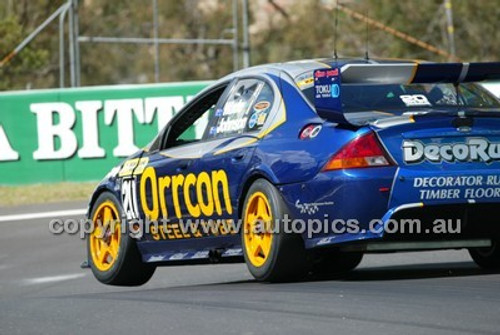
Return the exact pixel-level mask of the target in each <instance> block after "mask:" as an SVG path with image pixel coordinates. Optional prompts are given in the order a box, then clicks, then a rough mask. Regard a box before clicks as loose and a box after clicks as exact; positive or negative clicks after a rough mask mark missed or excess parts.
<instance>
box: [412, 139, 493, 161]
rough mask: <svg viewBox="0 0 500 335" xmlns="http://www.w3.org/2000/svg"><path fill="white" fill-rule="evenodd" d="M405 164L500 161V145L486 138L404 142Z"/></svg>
mask: <svg viewBox="0 0 500 335" xmlns="http://www.w3.org/2000/svg"><path fill="white" fill-rule="evenodd" d="M403 159H404V161H405V163H408V164H415V163H420V162H423V161H429V162H433V163H439V162H449V163H453V162H484V163H491V162H493V161H496V160H500V143H494V142H490V141H488V140H487V139H485V138H482V137H477V138H467V139H466V140H464V142H462V143H460V142H458V143H446V144H441V143H439V144H438V143H432V144H425V143H422V142H421V141H418V140H405V141H403Z"/></svg>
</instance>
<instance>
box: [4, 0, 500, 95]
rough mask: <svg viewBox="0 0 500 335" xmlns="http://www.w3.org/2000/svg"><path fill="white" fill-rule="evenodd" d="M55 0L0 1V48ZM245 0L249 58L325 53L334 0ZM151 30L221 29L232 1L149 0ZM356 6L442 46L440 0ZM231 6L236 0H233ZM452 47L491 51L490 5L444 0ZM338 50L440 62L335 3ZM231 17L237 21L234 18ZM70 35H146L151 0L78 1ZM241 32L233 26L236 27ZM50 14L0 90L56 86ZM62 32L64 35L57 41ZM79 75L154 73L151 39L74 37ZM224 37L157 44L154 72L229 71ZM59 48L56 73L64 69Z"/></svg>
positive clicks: (150, 76)
mask: <svg viewBox="0 0 500 335" xmlns="http://www.w3.org/2000/svg"><path fill="white" fill-rule="evenodd" d="M64 2H65V1H64V0H4V1H2V2H0V37H1V38H0V57H2V58H3V57H4V56H6V55H7V54H8V53H9V52H10V51H11V50H12V49H13V48H14V47H15V46H16V45H17V44H18V43H19V42H21V41H22V39H23V38H24V37H26V36H27V35H28V34H29V33H30V32H31V31H33V30H34V29H35V28H36V27H37V26H38V25H39V24H40V23H41V22H43V20H44V19H45V18H47V17H48V16H49V15H50V14H51V13H52V12H53V11H55V10H56V9H57V8H58V6H60V5H61V4H63V3H64ZM249 2H250V5H251V6H250V9H251V11H250V32H251V38H250V39H251V54H252V62H253V64H261V63H267V62H281V61H288V60H294V59H303V58H312V57H330V56H332V55H333V45H334V27H335V24H334V22H335V20H334V18H335V13H336V12H335V0H302V1H301V0H295V1H293V0H288V1H284V0H283V1H279V0H273V1H271V0H253V1H249ZM158 3H159V27H160V29H159V35H160V37H165V38H231V37H232V35H231V34H232V32H231V28H232V25H233V24H232V19H233V18H232V0H176V1H173V0H158ZM340 3H341V4H342V5H344V6H346V7H348V8H350V9H352V10H354V11H356V12H358V13H361V14H363V15H366V16H368V17H371V18H373V19H374V20H377V21H378V22H381V23H383V24H385V25H387V26H389V27H391V28H394V29H397V30H399V31H401V32H404V33H407V34H409V35H411V36H413V37H415V38H417V39H420V40H422V41H424V42H426V43H429V44H431V45H433V46H435V47H437V48H440V49H443V50H445V51H448V49H449V41H448V36H447V25H446V17H445V12H444V5H443V0H422V1H417V0H409V1H393V0H340ZM240 5H241V2H240ZM453 15H454V26H455V43H456V50H457V56H458V57H459V58H460V59H461V60H464V61H492V60H498V54H499V53H500V45H499V44H498V43H497V42H496V41H497V40H499V37H500V29H499V28H500V24H499V23H498V18H499V17H500V6H498V3H497V2H496V1H489V0H454V1H453ZM338 18H339V20H338V21H339V23H338V27H337V28H338V29H337V36H338V37H337V47H338V48H337V49H338V54H339V55H340V56H358V57H363V56H364V54H365V51H366V49H368V50H369V54H370V56H371V57H391V58H392V57H401V58H419V59H428V60H433V61H446V60H447V59H446V58H445V57H443V56H440V55H437V54H435V53H432V52H430V51H428V50H425V49H423V48H421V47H419V46H417V45H415V44H411V43H409V42H408V41H405V40H402V39H400V38H398V37H395V36H393V35H391V34H388V33H387V32H385V31H382V30H378V29H375V28H374V27H372V26H367V25H366V24H365V23H363V22H361V21H359V20H357V19H355V18H353V17H351V16H349V15H347V14H346V13H345V12H343V11H339V12H338ZM239 19H240V22H241V18H239ZM79 21H80V24H79V29H80V34H81V35H85V36H115V37H153V12H152V2H151V1H145V0H128V1H116V0H112V1H110V0H80V7H79ZM240 34H241V30H240ZM58 45H59V35H58V26H57V21H56V22H54V23H52V24H51V25H50V26H49V27H48V28H47V29H46V30H45V31H43V32H42V33H41V34H40V35H39V36H38V37H37V38H36V39H35V40H34V41H33V42H32V43H31V44H30V45H29V46H28V47H27V48H26V49H24V50H23V51H22V52H21V53H20V54H18V55H17V56H16V57H14V58H13V60H12V61H11V62H10V63H8V64H7V65H5V66H4V67H3V68H0V90H6V89H23V88H29V87H33V88H44V87H58V85H59V51H58ZM67 45H68V41H67V40H66V46H67ZM80 52H81V70H82V72H81V84H82V85H102V84H123V83H149V82H154V80H155V77H154V62H153V57H154V47H153V46H152V45H148V44H140V45H139V44H104V43H81V44H80ZM232 58H233V54H232V49H231V46H214V45H201V44H197V45H161V46H160V63H161V66H160V68H161V72H160V80H161V81H164V82H165V81H184V80H198V79H214V78H218V77H220V76H222V75H224V74H227V73H229V72H231V71H232V70H233V59H232ZM67 65H68V57H67V52H66V76H67V74H68V68H67Z"/></svg>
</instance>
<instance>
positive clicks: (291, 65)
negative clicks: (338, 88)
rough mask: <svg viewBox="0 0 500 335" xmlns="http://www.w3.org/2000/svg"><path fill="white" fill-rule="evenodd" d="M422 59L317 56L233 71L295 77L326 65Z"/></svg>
mask: <svg viewBox="0 0 500 335" xmlns="http://www.w3.org/2000/svg"><path fill="white" fill-rule="evenodd" d="M420 62H422V61H419V60H414V59H399V58H373V59H372V58H370V59H366V58H337V59H335V58H317V59H305V60H297V61H291V62H285V63H271V64H263V65H258V66H254V67H251V68H248V69H243V70H240V71H238V72H236V73H235V75H237V74H240V73H241V72H248V71H250V72H251V71H259V70H263V69H275V70H281V71H284V72H286V73H288V74H289V75H290V76H291V77H292V78H294V79H295V78H297V77H299V76H300V75H302V74H304V73H308V72H310V71H313V70H316V69H320V68H327V67H342V66H344V65H346V64H399V63H420Z"/></svg>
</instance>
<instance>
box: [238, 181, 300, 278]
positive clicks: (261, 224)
mask: <svg viewBox="0 0 500 335" xmlns="http://www.w3.org/2000/svg"><path fill="white" fill-rule="evenodd" d="M286 214H288V211H287V209H286V205H285V204H284V201H283V199H282V198H281V195H280V193H279V192H278V190H277V189H276V187H275V186H274V185H272V184H271V183H270V182H268V181H267V180H265V179H258V180H256V181H255V182H254V183H253V184H252V186H251V187H250V189H249V190H248V193H247V196H246V199H245V203H244V205H243V213H242V220H243V229H242V232H241V239H242V246H243V255H244V257H245V262H246V264H247V267H248V270H249V271H250V273H251V274H252V276H253V277H254V278H255V279H257V280H259V281H269V282H282V281H291V280H295V279H299V278H301V277H303V276H305V275H306V274H307V260H306V251H305V248H304V242H303V240H302V237H301V236H300V235H298V234H293V233H286V232H285V231H284V229H283V228H284V222H283V218H284V216H285V215H286ZM276 224H278V225H279V226H278V227H276V226H275V225H276ZM262 228H263V229H262ZM275 228H279V229H275Z"/></svg>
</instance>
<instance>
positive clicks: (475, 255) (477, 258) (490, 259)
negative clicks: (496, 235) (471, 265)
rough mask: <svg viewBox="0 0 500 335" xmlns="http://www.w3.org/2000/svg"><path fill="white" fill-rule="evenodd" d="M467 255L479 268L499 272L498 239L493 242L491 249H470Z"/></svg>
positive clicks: (499, 246) (499, 241) (499, 242)
mask: <svg viewBox="0 0 500 335" xmlns="http://www.w3.org/2000/svg"><path fill="white" fill-rule="evenodd" d="M469 254H470V256H471V257H472V259H473V260H474V262H475V263H476V264H477V265H479V267H481V268H483V269H486V270H500V239H495V240H493V244H492V246H491V247H487V248H470V249H469Z"/></svg>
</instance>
